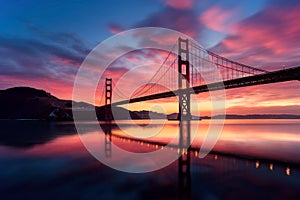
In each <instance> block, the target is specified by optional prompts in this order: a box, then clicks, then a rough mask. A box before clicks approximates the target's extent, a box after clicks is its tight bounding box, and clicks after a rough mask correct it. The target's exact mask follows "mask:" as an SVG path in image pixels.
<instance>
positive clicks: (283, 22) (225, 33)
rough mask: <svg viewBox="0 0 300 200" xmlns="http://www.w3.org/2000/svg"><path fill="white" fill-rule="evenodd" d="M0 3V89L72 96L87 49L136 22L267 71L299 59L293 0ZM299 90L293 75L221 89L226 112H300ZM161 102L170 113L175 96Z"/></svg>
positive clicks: (126, 66) (136, 58)
mask: <svg viewBox="0 0 300 200" xmlns="http://www.w3.org/2000/svg"><path fill="white" fill-rule="evenodd" d="M0 5H1V6H0V27H1V28H0V89H6V88H10V87H16V86H29V87H34V88H38V89H43V90H46V91H48V92H50V93H51V94H53V95H55V96H57V97H59V98H61V99H71V98H72V91H73V84H74V80H75V77H76V74H77V72H78V69H79V67H80V66H81V64H82V62H83V61H84V59H85V57H86V56H87V55H88V54H89V53H90V52H91V50H92V49H93V48H95V47H96V46H97V45H98V44H99V43H100V42H102V41H104V40H106V39H107V38H109V37H112V36H114V35H115V34H118V33H120V32H122V31H126V30H129V29H134V28H140V27H163V28H169V29H173V30H176V31H180V32H182V33H185V34H187V35H188V36H190V37H192V38H193V39H195V40H196V41H197V42H198V43H199V44H201V45H202V46H203V47H204V48H205V49H208V50H210V51H213V52H215V53H217V54H219V55H222V56H225V57H227V58H230V59H233V60H236V61H238V62H241V63H244V64H247V65H251V66H254V67H257V68H261V69H265V70H269V71H272V70H278V69H282V68H288V67H293V66H297V65H300V39H299V38H300V23H299V18H300V12H299V10H300V1H297V0H290V1H286V0H245V1H239V0H225V1H216V0H107V1H106V0H103V1H96V0H91V1H88V2H87V1H83V0H74V1H63V0H60V1H58V0H57V1H56V0H51V1H50V0H49V1H46V0H42V1H33V0H10V1H8V0H7V1H4V0H0ZM164 39H166V37H165V38H164ZM153 41H154V40H153ZM155 41H156V42H158V41H157V40H155ZM161 55H162V56H163V55H164V54H161ZM150 56H152V57H153V55H152V54H147V52H146V53H145V52H143V53H137V54H134V55H132V56H129V58H128V59H125V60H126V61H123V62H122V61H119V65H118V64H116V65H115V66H113V67H112V68H111V70H110V71H109V72H108V74H109V75H110V76H112V77H120V76H121V75H122V74H124V73H125V72H128V71H130V70H131V69H132V68H134V66H135V63H138V62H144V61H145V59H147V58H149V57H150ZM130 58H131V59H130ZM149 59H150V58H149ZM152 59H159V58H157V57H155V58H152ZM120 62H121V63H120ZM150 71H151V70H149V73H151V72H150ZM142 73H148V72H147V70H145V71H144V72H142ZM145 78H149V77H148V76H145ZM128 82H129V83H132V82H134V81H133V79H132V80H128ZM125 87H127V89H128V88H130V86H129V85H127V86H125ZM299 94H300V84H299V81H291V82H286V83H277V84H272V85H262V86H255V87H247V88H241V89H232V90H227V91H226V99H227V101H226V103H227V104H226V106H227V113H230V114H254V113H258V114H262V113H265V114H282V113H286V114H299V113H300V95H299ZM199 99H200V100H199V101H201V108H202V110H203V112H202V114H203V115H205V114H209V106H207V105H208V103H207V102H208V97H207V95H202V96H201V95H199ZM90 103H94V102H90ZM152 103H153V102H152ZM152 103H151V102H149V103H144V104H143V105H144V106H143V109H144V108H150V107H151V106H152ZM155 103H157V102H155ZM161 103H163V104H165V105H166V107H167V112H168V113H171V112H175V111H176V109H177V106H176V103H175V102H173V103H168V102H167V101H163V102H161ZM139 107H140V105H136V106H133V109H141V108H139Z"/></svg>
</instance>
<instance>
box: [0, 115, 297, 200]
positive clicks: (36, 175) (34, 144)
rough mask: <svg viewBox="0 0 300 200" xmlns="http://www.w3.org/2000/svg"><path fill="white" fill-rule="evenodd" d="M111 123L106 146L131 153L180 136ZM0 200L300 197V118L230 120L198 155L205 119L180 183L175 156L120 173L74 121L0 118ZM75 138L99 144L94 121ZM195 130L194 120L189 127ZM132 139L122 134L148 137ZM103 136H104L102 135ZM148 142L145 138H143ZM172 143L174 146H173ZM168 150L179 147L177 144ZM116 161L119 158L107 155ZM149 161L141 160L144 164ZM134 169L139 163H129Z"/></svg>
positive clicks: (172, 128)
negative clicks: (94, 151)
mask: <svg viewBox="0 0 300 200" xmlns="http://www.w3.org/2000/svg"><path fill="white" fill-rule="evenodd" d="M122 123H123V124H124V126H122V129H123V131H121V130H120V129H119V128H118V127H117V126H112V127H111V129H110V131H111V133H112V135H111V140H112V143H113V144H115V145H117V146H118V147H120V148H122V149H126V150H128V151H131V152H134V153H141V152H144V153H145V152H154V151H157V150H158V149H161V148H163V145H162V143H167V142H169V141H170V138H172V137H173V135H174V134H176V133H178V129H179V128H178V127H179V126H178V123H177V122H167V124H165V126H164V128H163V129H159V128H158V127H159V125H160V122H157V124H158V125H153V126H147V124H148V122H147V121H138V122H136V123H137V124H135V125H134V126H133V125H131V124H128V123H127V122H126V121H125V122H122ZM0 124H1V134H0V199H179V198H188V196H189V195H187V194H188V193H190V198H191V199H299V197H300V170H299V163H300V137H299V136H300V132H299V131H300V121H299V120H228V121H226V123H225V126H224V128H223V131H222V135H221V136H220V138H219V140H218V143H217V145H216V146H215V148H214V153H213V154H209V155H208V156H206V157H205V158H203V159H199V158H198V151H196V149H197V148H198V147H200V146H201V143H202V140H203V133H204V132H205V130H206V129H207V126H208V122H206V121H202V122H201V124H200V128H199V130H198V136H197V137H196V139H195V140H194V142H193V145H192V146H193V150H192V151H190V156H191V160H190V163H191V165H190V184H187V186H185V187H184V188H182V187H181V186H180V183H181V179H180V177H182V175H183V174H180V170H179V166H178V165H179V164H178V161H177V160H176V161H174V162H172V163H171V164H170V165H168V166H167V167H164V168H162V169H160V170H157V171H154V172H149V173H139V174H137V173H126V172H120V171H117V170H114V169H111V168H109V167H107V166H106V165H104V164H101V163H100V162H99V161H98V160H96V159H95V158H94V157H93V156H92V155H90V153H89V152H88V151H87V150H86V148H85V147H84V145H83V144H82V141H81V139H80V137H79V136H78V135H77V132H76V129H75V127H74V125H73V124H72V123H66V122H47V121H0ZM85 125H86V129H85V130H84V134H83V135H82V136H81V137H83V138H86V139H87V140H86V141H88V142H89V143H90V144H91V146H93V145H94V146H95V148H96V147H97V148H99V149H103V151H105V150H107V149H105V143H104V142H103V141H104V139H103V138H104V137H102V140H101V141H100V143H99V144H98V141H97V138H98V136H99V134H101V133H99V132H98V131H97V126H95V124H93V123H86V122H85ZM191 128H192V129H194V128H195V125H193V124H192V125H191ZM153 130H155V131H157V130H159V134H156V135H155V136H153V137H151V138H150V139H146V140H144V141H138V140H130V139H128V135H126V132H127V131H128V132H131V133H132V132H136V133H137V134H138V135H139V134H140V135H139V136H140V137H145V136H146V135H148V136H149V134H151V133H152V132H153ZM102 135H104V134H102ZM147 141H149V142H147ZM172 145H173V146H172ZM172 145H171V147H169V149H170V151H174V152H177V151H178V149H177V147H176V144H172ZM109 156H110V158H111V159H114V160H115V162H118V160H120V159H124V155H118V154H116V151H115V150H114V149H112V150H111V152H109ZM142 164H143V165H147V163H142ZM132 165H134V166H138V165H141V163H136V165H135V163H133V164H132Z"/></svg>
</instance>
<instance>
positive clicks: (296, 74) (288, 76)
mask: <svg viewBox="0 0 300 200" xmlns="http://www.w3.org/2000/svg"><path fill="white" fill-rule="evenodd" d="M293 80H298V81H300V66H298V67H293V68H289V69H283V70H278V71H274V72H268V73H263V74H259V75H254V76H248V77H243V78H237V79H232V80H227V81H224V82H223V81H222V82H216V83H211V84H208V85H200V86H195V87H192V88H187V89H181V90H175V91H169V92H162V93H158V94H152V95H148V96H143V97H137V98H133V99H130V100H123V101H119V102H115V103H112V104H111V105H114V106H116V105H122V104H128V103H136V102H141V101H149V100H154V99H162V98H167V97H173V96H177V95H178V93H179V91H184V92H190V93H195V94H198V93H203V92H208V91H213V90H222V89H231V88H241V87H247V86H254V85H262V84H269V83H278V82H285V81H293Z"/></svg>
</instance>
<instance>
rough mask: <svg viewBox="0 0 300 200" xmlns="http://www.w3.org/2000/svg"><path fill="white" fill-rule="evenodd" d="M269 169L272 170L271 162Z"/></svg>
mask: <svg viewBox="0 0 300 200" xmlns="http://www.w3.org/2000/svg"><path fill="white" fill-rule="evenodd" d="M269 169H270V170H271V171H273V164H272V163H271V164H270V166H269Z"/></svg>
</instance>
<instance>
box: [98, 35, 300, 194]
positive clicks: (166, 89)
mask: <svg viewBox="0 0 300 200" xmlns="http://www.w3.org/2000/svg"><path fill="white" fill-rule="evenodd" d="M176 47H177V48H178V52H177V53H174V49H175V48H176ZM293 80H298V81H300V66H297V67H292V68H288V69H282V70H278V71H272V72H269V71H266V70H263V69H259V68H255V67H252V66H249V65H245V64H241V63H239V62H236V61H233V60H231V59H228V58H225V57H222V56H220V55H217V54H215V53H213V52H210V51H207V50H205V49H203V48H202V47H200V46H199V45H198V44H196V43H195V42H193V41H191V40H188V39H182V38H178V42H177V43H176V45H174V47H173V49H172V50H171V51H170V52H169V53H168V56H167V57H166V59H165V60H164V62H163V63H162V64H161V66H160V67H159V69H158V70H157V71H156V72H155V74H154V76H153V77H152V78H151V79H150V81H149V82H148V84H145V85H143V86H142V87H140V88H139V89H138V90H137V91H135V92H134V93H133V95H132V96H131V97H130V98H127V97H126V95H124V94H123V92H122V91H121V90H119V89H118V88H117V87H115V85H114V83H113V80H112V79H111V78H106V80H105V120H106V122H107V123H106V124H105V125H102V127H103V128H104V132H105V144H104V145H105V154H106V156H107V157H111V152H112V151H111V140H112V133H111V126H110V122H111V120H113V116H112V111H111V109H112V106H118V105H123V104H130V103H136V102H142V101H149V100H155V99H162V98H169V97H174V96H178V99H179V104H178V105H179V114H178V120H180V123H179V127H180V129H179V130H180V137H179V145H178V148H179V152H178V153H179V155H180V157H179V159H178V172H179V173H178V177H179V190H180V199H190V198H191V194H190V184H191V176H190V157H191V155H190V150H191V133H190V120H191V98H190V97H191V95H192V94H199V93H204V92H209V91H216V90H224V89H231V88H241V87H248V86H254V85H262V84H271V83H278V82H285V81H293ZM113 88H114V89H115V90H114V91H115V92H114V94H115V95H117V96H118V97H120V98H121V99H122V100H119V101H116V102H112V94H113V93H112V91H113ZM101 98H102V97H101Z"/></svg>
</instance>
